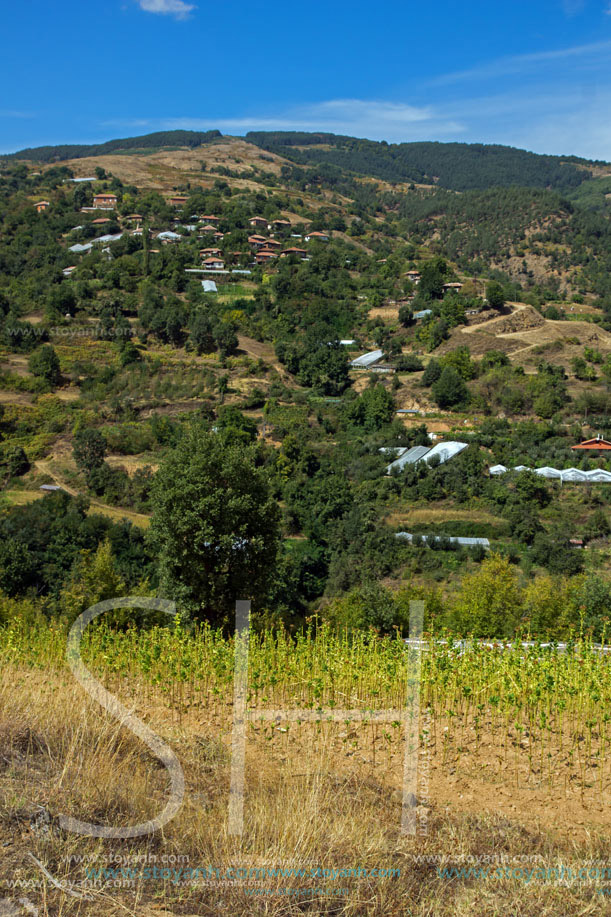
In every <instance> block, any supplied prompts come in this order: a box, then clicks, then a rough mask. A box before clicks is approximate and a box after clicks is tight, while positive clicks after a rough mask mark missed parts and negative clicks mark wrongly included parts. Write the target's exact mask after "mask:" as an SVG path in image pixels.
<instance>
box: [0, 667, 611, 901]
mask: <svg viewBox="0 0 611 917" xmlns="http://www.w3.org/2000/svg"><path fill="white" fill-rule="evenodd" d="M123 699H124V700H125V701H127V702H128V704H129V705H130V707H132V708H134V709H135V710H136V711H137V713H138V714H139V715H140V716H143V717H144V719H145V720H146V721H147V723H148V724H149V725H150V726H151V727H152V728H153V729H154V730H155V731H156V732H157V733H158V734H159V735H160V736H161V737H162V738H163V739H164V740H165V741H167V742H168V743H169V744H170V745H171V746H172V748H173V749H174V750H175V752H176V753H177V755H178V756H179V759H180V761H181V764H182V767H183V769H184V772H185V777H186V795H185V801H184V804H183V806H182V809H181V811H180V813H179V814H178V816H177V817H176V818H175V819H174V820H173V821H171V822H170V823H169V824H168V825H167V826H166V827H165V828H164V829H163V830H162V831H159V832H158V833H157V834H154V835H152V836H148V837H145V838H139V839H136V840H132V841H129V840H123V841H120V840H115V841H110V840H104V839H95V838H90V837H80V836H78V835H75V834H70V833H68V832H65V831H63V830H62V829H61V828H60V827H59V825H58V820H57V817H58V815H60V814H62V813H63V814H69V815H72V816H76V817H79V818H83V819H86V820H91V821H93V822H95V823H101V824H112V825H129V824H132V823H138V822H141V821H145V820H146V819H148V818H152V817H155V816H156V815H157V814H158V813H159V812H160V811H161V809H162V808H163V806H164V804H165V801H166V795H167V786H166V784H167V781H166V779H165V771H164V770H163V768H161V767H160V765H159V762H157V761H156V760H155V759H154V758H152V757H151V756H150V755H149V754H148V752H146V749H145V748H144V746H142V745H141V744H140V743H139V742H138V741H137V740H136V739H135V738H134V737H133V736H132V735H131V733H129V732H127V730H125V729H122V728H121V726H120V725H119V724H117V723H116V722H114V721H112V720H111V719H110V717H108V716H106V715H104V714H103V713H101V712H100V710H99V708H98V707H97V705H95V704H93V703H92V702H90V701H89V700H88V699H87V698H85V697H84V696H83V692H82V691H81V689H80V687H78V686H76V685H75V683H74V682H72V681H71V680H70V678H69V677H68V675H62V674H59V673H52V674H49V673H45V674H44V675H43V674H42V673H40V672H32V671H26V670H20V669H19V668H5V669H4V671H3V672H2V676H1V681H0V847H1V848H2V859H1V861H0V881H1V884H0V890H4V889H8V888H9V887H10V885H11V883H15V882H17V883H21V884H18V885H17V886H16V887H17V889H18V891H14V890H12V891H10V892H7V891H5V892H4V894H5V895H8V896H9V898H8V900H14V901H16V899H17V898H19V897H23V896H24V895H27V897H28V899H29V900H30V901H31V902H33V903H34V904H35V906H36V907H37V908H38V909H39V911H38V913H39V914H40V915H41V917H51V915H53V917H55V915H62V917H71V915H90V914H91V915H94V914H95V915H96V917H106V915H108V917H110V915H113V917H118V915H119V914H122V915H133V917H153V915H155V917H161V915H176V917H178V915H184V917H187V915H192V917H194V915H221V914H232V915H244V917H247V915H274V917H276V915H277V917H280V915H283V917H284V915H298V914H328V915H340V914H342V915H343V914H345V915H379V917H382V915H384V917H395V915H396V917H399V915H401V917H404V915H419V917H420V915H422V917H424V915H448V917H449V915H456V917H467V915H470V917H484V915H486V917H488V915H499V917H501V915H503V917H505V915H516V917H517V915H520V917H521V915H539V914H545V915H558V917H560V915H569V914H570V915H574V914H579V915H594V914H605V913H611V907H610V904H609V902H608V901H607V900H606V899H605V897H604V896H603V895H602V894H601V888H603V887H604V883H603V885H601V883H600V882H595V881H593V880H587V879H586V880H585V881H581V882H578V881H572V882H565V883H561V882H559V881H554V880H553V878H551V879H550V880H548V881H546V880H544V879H542V878H541V877H542V876H543V875H544V873H543V872H542V870H558V871H560V870H561V869H562V868H563V867H564V868H565V870H566V869H567V868H573V869H574V870H577V869H584V868H587V865H588V864H591V863H592V862H601V861H604V860H605V859H606V858H607V856H608V843H607V839H608V827H609V821H608V814H607V811H608V810H604V809H603V810H602V811H601V810H600V805H599V806H598V808H597V807H596V806H594V807H593V806H592V805H591V802H590V800H589V799H581V798H579V796H578V795H576V794H574V793H573V794H571V793H569V794H567V793H565V792H558V793H557V794H556V796H555V797H552V798H550V796H549V794H546V793H545V792H537V791H536V790H535V789H530V788H526V789H522V791H521V792H520V791H517V790H516V789H514V787H513V785H512V778H511V777H509V776H507V779H506V782H505V788H504V789H499V786H498V778H499V776H500V777H501V778H502V777H503V774H500V775H499V774H497V775H496V780H497V782H495V778H494V777H492V775H491V774H489V773H487V772H486V769H485V764H486V762H487V761H490V760H491V759H492V758H493V757H494V756H495V749H494V748H493V747H492V745H491V744H490V742H488V745H486V743H485V742H484V743H482V748H483V749H484V750H483V751H482V754H481V756H480V758H479V759H476V758H471V759H470V760H471V767H470V770H465V769H461V768H457V766H456V761H455V760H454V758H453V757H452V758H451V759H450V760H449V761H448V762H446V764H445V765H443V767H442V765H441V761H440V760H435V762H434V764H433V769H432V778H431V782H430V801H428V802H427V803H426V805H425V806H424V805H423V806H419V810H422V812H421V814H424V816H425V817H426V826H427V828H426V834H424V835H421V836H415V837H413V836H406V835H402V834H401V832H400V794H399V792H398V789H397V784H398V777H399V775H400V770H401V760H400V757H401V756H400V755H397V756H396V757H397V760H392V759H391V760H390V762H389V760H388V758H387V756H386V755H385V754H384V753H383V752H382V753H381V754H380V757H379V760H378V762H377V763H374V762H373V761H372V760H371V756H367V755H363V754H360V753H358V752H352V753H351V752H347V751H346V750H345V749H346V745H345V743H344V740H345V736H343V735H342V732H345V730H343V731H342V729H341V727H339V726H333V727H328V726H325V727H323V729H321V730H319V731H318V732H316V731H315V730H310V734H309V735H305V734H304V735H303V737H302V741H301V742H298V743H296V744H293V745H291V747H290V750H289V746H288V743H284V742H283V735H282V734H279V733H278V732H276V734H275V738H274V739H273V740H272V739H271V738H270V737H269V736H268V735H266V734H265V732H264V730H262V729H261V730H257V731H256V732H253V734H252V735H251V736H250V737H249V741H248V743H247V757H246V773H247V783H246V792H245V825H244V833H243V835H242V836H232V835H231V834H230V833H229V830H228V816H227V800H228V786H229V775H230V774H229V760H230V755H229V749H230V716H231V714H230V710H228V711H227V713H226V714H225V715H217V716H214V715H210V714H206V712H205V711H200V710H198V711H194V712H186V713H185V714H184V715H183V716H182V717H181V718H180V719H179V717H178V716H177V714H176V712H175V711H172V710H170V709H169V708H168V705H167V702H165V703H164V700H163V696H162V695H159V694H158V695H157V696H156V697H154V698H151V697H149V699H148V700H146V701H143V699H142V698H141V697H139V696H138V695H137V694H132V693H131V692H130V689H129V685H128V684H125V685H124V691H123ZM361 728H362V729H363V728H364V727H361ZM285 735H286V733H285ZM465 742H466V744H468V745H472V744H473V737H466V738H465ZM437 757H438V758H440V756H437ZM465 757H469V756H467V755H465ZM497 757H498V756H497ZM561 764H562V762H559V766H561ZM478 770H479V773H478ZM508 770H509V772H510V773H511V772H512V767H511V765H509V766H508ZM393 772H394V779H393ZM569 824H570V825H572V826H574V827H571V828H570V829H569V827H568V826H569ZM32 856H34V857H35V858H36V860H38V862H39V863H40V864H42V865H43V866H44V867H45V868H46V870H48V873H49V874H50V875H51V876H52V877H53V879H54V881H55V883H56V885H54V884H53V883H52V882H51V880H50V879H49V878H47V877H45V876H44V875H43V873H42V871H41V869H40V867H39V866H38V865H37V864H36V863H35V862H34V861H33V859H32ZM143 864H144V866H143ZM584 864H585V865H584ZM152 866H156V867H157V870H158V871H157V875H156V876H148V877H147V875H146V873H145V872H144V871H143V870H144V867H148V868H149V870H151V867H152ZM208 867H212V868H213V869H215V870H216V869H218V870H219V874H218V876H219V877H215V876H213V877H212V878H211V879H210V880H208V879H207V880H206V881H201V873H200V879H199V880H198V881H195V882H192V881H189V880H188V879H184V878H181V876H183V875H184V870H185V869H188V868H191V869H197V868H200V869H202V868H206V869H207V868H208ZM236 867H237V868H241V869H243V870H250V871H252V875H251V877H249V878H245V877H244V878H241V879H240V880H238V881H235V880H234V879H233V878H227V875H226V870H227V869H228V868H236ZM113 868H114V869H117V868H118V869H119V872H118V873H117V874H116V876H117V877H114V876H112V875H111V874H110V873H108V874H107V875H108V876H111V877H110V878H107V879H105V880H103V879H101V878H98V879H97V880H94V879H93V878H92V873H91V870H94V871H95V872H94V873H93V875H100V874H99V873H97V870H102V869H113ZM121 868H123V869H124V870H125V871H124V872H123V873H121V871H120V870H121ZM170 868H171V869H172V871H171V872H168V869H170ZM453 869H467V870H470V872H469V874H468V875H467V874H463V876H462V877H458V876H457V875H456V873H452V870H453ZM480 869H483V870H486V869H487V870H488V871H489V872H488V875H487V876H486V877H485V876H484V875H483V874H479V872H478V871H479V870H480ZM88 870H89V872H88ZM257 870H258V872H257ZM279 870H284V871H285V874H284V876H278V875H270V873H272V872H275V871H279ZM293 870H295V871H299V870H304V871H306V872H307V873H308V876H307V877H306V876H303V875H302V876H300V877H298V876H295V874H294V873H293V874H292V875H291V871H293ZM310 870H313V871H314V875H313V877H310V876H309V873H310ZM317 870H321V872H317ZM341 870H360V871H361V872H360V875H359V874H358V873H357V874H356V875H354V874H352V875H350V874H349V873H348V875H347V876H346V875H344V877H342V876H341V873H340V872H339V871H341ZM383 870H387V871H391V872H392V873H393V874H392V875H390V876H388V875H387V876H385V875H378V874H376V871H377V872H382V871H383ZM444 870H446V872H445V874H444ZM558 874H560V873H559V872H558ZM229 875H230V876H231V873H230V874H229ZM242 875H244V874H242ZM529 875H530V878H528V877H529ZM550 875H552V876H553V873H551V874H550ZM287 876H288V878H287ZM325 876H326V877H325ZM535 876H539V878H534V877H535ZM126 877H127V878H126ZM609 884H611V879H610V881H609ZM57 886H59V887H57ZM83 896H86V898H84V897H83ZM87 899H88V900H87ZM9 913H10V912H9ZM17 913H20V912H19V911H17Z"/></svg>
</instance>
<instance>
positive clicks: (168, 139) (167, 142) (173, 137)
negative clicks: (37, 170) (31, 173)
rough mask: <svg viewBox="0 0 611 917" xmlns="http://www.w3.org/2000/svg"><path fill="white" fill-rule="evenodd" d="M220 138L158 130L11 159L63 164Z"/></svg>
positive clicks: (40, 149)
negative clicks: (88, 158)
mask: <svg viewBox="0 0 611 917" xmlns="http://www.w3.org/2000/svg"><path fill="white" fill-rule="evenodd" d="M220 136H221V132H220V131H156V132H155V133H153V134H144V135H142V136H141V137H126V138H123V139H121V140H108V141H107V142H106V143H79V144H63V145H61V146H37V147H32V148H29V149H27V150H19V152H18V153H12V154H11V156H10V157H9V158H12V159H31V160H34V161H36V162H60V161H61V160H63V159H82V158H83V157H85V156H104V155H106V154H108V153H120V152H124V151H127V150H146V149H149V148H152V149H159V147H168V146H171V147H177V146H189V147H196V146H201V144H202V143H209V142H210V141H211V140H216V138H217V137H220Z"/></svg>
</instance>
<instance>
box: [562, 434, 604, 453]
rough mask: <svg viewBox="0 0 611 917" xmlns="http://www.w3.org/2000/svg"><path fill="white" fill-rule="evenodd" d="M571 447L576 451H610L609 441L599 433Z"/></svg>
mask: <svg viewBox="0 0 611 917" xmlns="http://www.w3.org/2000/svg"><path fill="white" fill-rule="evenodd" d="M571 449H575V450H576V451H593V452H609V451H611V442H609V440H607V439H603V438H602V436H600V434H599V435H598V436H596V437H595V438H594V439H584V440H583V442H581V443H579V444H578V445H577V446H571Z"/></svg>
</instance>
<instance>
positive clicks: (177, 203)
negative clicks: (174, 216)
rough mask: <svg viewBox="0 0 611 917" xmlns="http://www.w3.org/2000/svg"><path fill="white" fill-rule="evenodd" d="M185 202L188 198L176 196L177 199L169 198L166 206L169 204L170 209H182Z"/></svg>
mask: <svg viewBox="0 0 611 917" xmlns="http://www.w3.org/2000/svg"><path fill="white" fill-rule="evenodd" d="M187 200H188V198H186V197H184V196H183V195H178V196H177V197H171V198H170V200H169V201H168V204H171V206H172V207H184V206H185V204H186V203H187Z"/></svg>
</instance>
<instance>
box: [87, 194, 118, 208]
mask: <svg viewBox="0 0 611 917" xmlns="http://www.w3.org/2000/svg"><path fill="white" fill-rule="evenodd" d="M116 205H117V195H116V194H96V195H95V197H94V199H93V206H94V208H95V209H96V210H114V208H115V207H116Z"/></svg>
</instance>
